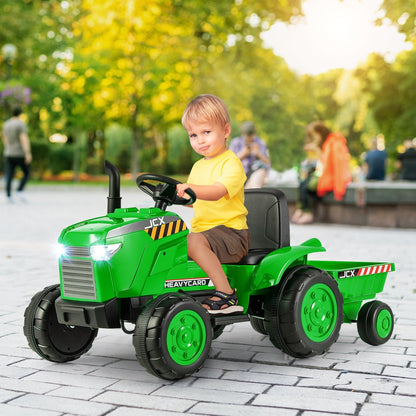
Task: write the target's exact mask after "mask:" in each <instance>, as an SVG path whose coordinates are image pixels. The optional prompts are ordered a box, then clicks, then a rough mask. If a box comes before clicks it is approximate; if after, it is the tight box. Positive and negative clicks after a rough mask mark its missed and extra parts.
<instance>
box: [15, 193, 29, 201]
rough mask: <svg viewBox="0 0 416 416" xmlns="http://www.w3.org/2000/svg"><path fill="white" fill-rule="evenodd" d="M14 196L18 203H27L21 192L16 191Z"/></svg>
mask: <svg viewBox="0 0 416 416" xmlns="http://www.w3.org/2000/svg"><path fill="white" fill-rule="evenodd" d="M16 195H17V198H18V199H19V201H20V202H25V203H26V202H27V199H26V197H25V195H24V193H23V192H22V191H17V192H16Z"/></svg>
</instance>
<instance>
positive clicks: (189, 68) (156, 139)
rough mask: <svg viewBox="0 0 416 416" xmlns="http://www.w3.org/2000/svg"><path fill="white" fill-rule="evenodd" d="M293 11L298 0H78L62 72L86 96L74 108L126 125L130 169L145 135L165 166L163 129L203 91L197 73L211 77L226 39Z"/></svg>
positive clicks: (237, 38)
mask: <svg viewBox="0 0 416 416" xmlns="http://www.w3.org/2000/svg"><path fill="white" fill-rule="evenodd" d="M298 13H300V0H297V1H293V2H290V4H288V3H287V2H286V1H284V0H280V1H272V0H263V1H254V0H250V1H244V2H242V1H239V0H237V1H235V2H234V3H231V4H230V2H229V1H225V0H221V1H217V2H215V3H212V4H211V3H210V4H208V3H207V2H206V1H202V0H192V1H191V0H168V1H165V0H149V1H147V2H146V3H144V2H137V1H134V0H127V1H120V0H103V1H101V2H99V3H98V2H96V1H92V0H84V1H83V13H82V15H81V17H80V18H79V19H78V20H77V22H75V23H74V33H75V35H76V37H77V48H76V50H75V53H74V60H73V62H72V63H71V65H70V67H69V68H70V71H69V72H68V76H67V79H68V83H69V85H70V86H71V89H74V90H75V91H76V90H77V88H78V89H79V93H80V95H82V96H83V97H85V96H86V95H88V96H89V97H90V98H89V99H87V100H86V101H85V102H84V103H81V102H79V103H77V104H76V108H75V109H74V113H77V114H85V113H86V111H85V110H87V112H88V109H87V108H86V106H88V107H89V108H93V109H95V110H96V111H97V112H101V113H102V114H103V116H104V120H103V122H105V121H106V120H112V121H118V122H120V123H122V124H125V125H129V126H130V128H131V129H132V132H133V140H132V174H133V176H134V175H135V173H136V172H137V171H138V169H139V165H138V155H137V147H138V144H139V142H140V145H141V148H142V151H143V150H145V149H146V147H147V144H146V143H147V142H149V143H151V148H152V149H156V154H153V155H151V156H152V157H154V158H156V159H159V160H160V164H161V167H162V168H163V167H164V166H163V163H164V162H163V161H164V160H166V146H167V140H166V135H165V133H164V132H165V131H166V130H167V128H168V127H169V126H170V125H171V124H172V123H174V122H177V120H179V119H180V115H181V113H182V110H183V108H184V107H185V105H186V103H187V102H188V101H189V99H190V98H192V97H193V96H194V95H196V94H198V93H199V92H200V91H201V90H205V91H206V89H207V87H208V86H209V84H210V83H209V82H208V83H207V84H205V83H203V81H202V80H207V79H209V78H211V79H212V78H215V77H216V66H217V63H218V61H221V60H222V59H223V56H224V55H226V54H228V52H229V51H230V50H231V49H232V46H235V48H236V49H237V48H238V49H239V50H241V49H243V50H244V46H245V44H246V43H250V42H252V41H253V40H255V39H258V38H259V35H260V33H261V31H262V30H264V29H265V27H266V26H267V25H270V24H271V23H272V22H274V21H275V20H276V19H277V18H281V19H289V18H290V17H291V16H292V15H293V14H298ZM230 36H233V37H234V45H230ZM208 75H209V76H208ZM87 91H88V92H87ZM89 120H91V118H89ZM139 136H140V140H139Z"/></svg>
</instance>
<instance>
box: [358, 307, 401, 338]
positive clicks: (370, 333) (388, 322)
mask: <svg viewBox="0 0 416 416" xmlns="http://www.w3.org/2000/svg"><path fill="white" fill-rule="evenodd" d="M393 328H394V317H393V312H392V310H391V309H390V306H389V305H387V304H385V303H383V302H380V301H379V300H373V301H371V302H368V303H366V304H365V305H364V306H362V307H361V309H360V312H358V318H357V329H358V334H359V335H360V338H361V339H362V340H363V341H364V342H366V343H367V344H370V345H381V344H384V343H385V342H387V341H388V340H389V339H390V337H391V335H392V333H393Z"/></svg>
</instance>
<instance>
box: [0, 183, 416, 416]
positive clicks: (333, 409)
mask: <svg viewBox="0 0 416 416" xmlns="http://www.w3.org/2000/svg"><path fill="white" fill-rule="evenodd" d="M122 193H124V195H123V200H122V204H123V206H133V205H138V206H144V205H151V200H150V199H148V198H147V197H143V196H141V193H140V192H139V191H138V190H136V189H133V188H128V189H126V190H122ZM106 196H107V189H106V186H103V187H93V188H91V187H71V186H63V187H56V188H54V187H51V186H34V185H32V186H30V185H29V187H28V191H27V199H28V202H27V203H15V204H13V205H11V204H8V203H6V201H5V198H4V197H3V196H2V195H0V214H1V217H0V218H1V219H0V271H1V272H0V273H1V280H0V282H1V291H0V300H1V302H0V414H1V415H2V416H6V415H14V416H19V415H30V416H33V415H45V416H60V415H86V416H87V415H88V416H99V415H111V416H129V415H135V416H137V415H138V416H140V415H146V416H152V415H161V416H174V415H179V414H184V415H188V416H191V415H221V416H234V415H236V416H237V415H238V416H245V415H249V416H252V415H253V414H256V415H261V416H268V415H273V416H276V415H284V416H313V415H315V416H316V415H334V414H335V415H340V414H342V415H359V416H368V415H377V416H383V415H389V416H390V415H401V416H406V415H412V416H414V415H416V343H415V341H416V321H415V315H416V293H415V292H416V232H415V231H414V230H403V229H381V228H363V227H362V228H357V227H349V226H335V225H319V224H318V225H311V226H303V227H301V226H293V227H292V229H291V234H292V235H291V241H292V244H299V243H301V242H302V241H304V240H306V239H308V238H311V237H318V238H319V239H321V241H322V243H323V244H324V246H326V247H327V253H320V254H319V255H316V256H314V257H312V258H314V259H328V260H360V261H361V260H363V261H366V260H368V261H370V262H373V261H393V262H395V263H396V270H397V271H396V272H394V273H390V274H389V276H388V279H387V283H386V287H385V290H384V292H383V293H382V294H380V296H378V298H380V299H382V300H383V301H385V302H386V303H388V304H389V305H390V306H391V308H392V309H393V312H394V313H395V321H396V326H395V331H394V335H393V337H392V339H391V340H390V341H389V342H388V343H386V344H384V345H382V346H378V347H372V346H369V345H367V344H365V343H363V342H362V341H361V340H360V338H359V337H358V333H357V329H356V326H355V324H344V325H343V326H342V329H341V334H340V338H339V340H338V341H337V342H336V343H335V344H334V345H333V346H332V348H331V349H330V351H329V352H328V353H326V354H324V355H322V356H319V357H314V358H310V359H305V360H297V359H293V358H291V357H289V356H287V355H285V354H283V353H282V352H281V351H279V350H277V349H276V348H274V347H273V346H272V344H271V343H270V341H269V340H268V338H267V337H266V336H263V335H260V334H258V333H257V332H255V331H254V330H253V329H252V328H251V326H250V325H249V324H248V323H241V324H236V325H231V326H228V327H227V328H226V329H225V332H224V333H223V335H221V336H220V337H219V338H218V339H217V340H216V341H214V342H213V345H212V351H211V355H210V358H209V359H208V360H207V362H206V364H205V366H204V368H203V369H202V370H201V371H200V372H199V373H197V374H194V375H193V376H192V377H189V378H187V379H185V380H181V381H177V382H168V381H163V380H160V379H158V378H155V377H153V376H151V375H149V374H148V373H146V372H145V371H144V370H143V368H142V367H141V366H140V365H139V363H138V362H137V361H136V359H135V353H134V348H133V345H132V340H131V336H129V335H126V334H124V333H123V332H122V331H121V330H118V329H112V330H100V331H99V335H98V337H97V339H96V341H95V343H94V345H93V347H92V349H91V350H90V351H89V352H88V353H87V354H86V355H85V356H83V357H81V358H80V359H79V360H77V361H73V362H70V363H66V364H57V363H52V362H49V361H46V360H42V359H40V358H39V357H38V356H37V355H36V354H35V353H34V352H33V351H32V350H31V349H30V348H29V347H28V345H27V342H26V339H25V337H24V335H23V331H22V325H23V313H24V309H25V307H26V306H27V304H28V302H29V301H30V298H31V297H32V296H33V295H34V294H35V293H36V292H38V291H39V290H41V289H42V288H43V287H45V286H47V285H49V284H53V283H57V282H58V275H57V260H56V258H55V255H54V246H55V243H56V240H57V238H58V235H59V232H60V230H61V229H62V228H63V227H64V226H66V225H69V224H71V223H74V222H76V221H78V220H81V219H85V218H90V217H94V216H98V215H101V214H103V213H105V210H106ZM174 210H176V211H177V212H180V213H182V214H183V215H184V219H185V220H186V221H187V222H188V221H189V219H190V217H191V215H192V212H191V210H190V209H186V208H183V207H179V208H175V209H174Z"/></svg>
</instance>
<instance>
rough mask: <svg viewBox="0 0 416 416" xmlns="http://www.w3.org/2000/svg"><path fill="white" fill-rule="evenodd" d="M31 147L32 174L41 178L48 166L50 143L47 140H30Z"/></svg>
mask: <svg viewBox="0 0 416 416" xmlns="http://www.w3.org/2000/svg"><path fill="white" fill-rule="evenodd" d="M31 149H32V159H33V160H32V166H31V168H32V169H31V170H32V176H34V177H35V178H36V179H40V178H42V176H43V174H44V173H45V172H46V170H47V169H48V167H49V161H50V159H49V156H50V145H49V143H48V142H45V141H39V140H31Z"/></svg>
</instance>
